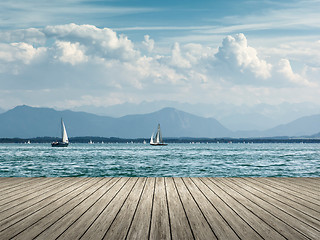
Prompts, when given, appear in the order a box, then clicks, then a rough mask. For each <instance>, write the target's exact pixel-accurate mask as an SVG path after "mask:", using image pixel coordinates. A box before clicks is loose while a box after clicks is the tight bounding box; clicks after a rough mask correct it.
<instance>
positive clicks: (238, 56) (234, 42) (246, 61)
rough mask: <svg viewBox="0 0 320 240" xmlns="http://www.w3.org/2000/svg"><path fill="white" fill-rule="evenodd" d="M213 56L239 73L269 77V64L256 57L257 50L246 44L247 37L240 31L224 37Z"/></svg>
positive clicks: (263, 77)
mask: <svg viewBox="0 0 320 240" xmlns="http://www.w3.org/2000/svg"><path fill="white" fill-rule="evenodd" d="M215 56H216V58H217V59H218V60H219V61H220V62H221V63H223V64H225V65H227V66H229V67H230V68H232V69H238V70H239V71H240V72H241V73H244V72H251V73H253V74H254V75H255V77H257V78H262V79H267V78H270V77H271V68H272V66H271V64H269V63H267V62H266V61H265V60H263V59H260V58H259V57H258V54H257V51H256V50H255V49H254V48H253V47H250V46H248V42H247V38H246V37H245V35H244V34H242V33H240V34H237V35H235V36H234V37H232V36H227V37H226V38H224V39H223V42H222V46H220V47H219V50H218V52H217V54H216V55H215Z"/></svg>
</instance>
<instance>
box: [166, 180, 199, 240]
mask: <svg viewBox="0 0 320 240" xmlns="http://www.w3.org/2000/svg"><path fill="white" fill-rule="evenodd" d="M165 184H166V190H167V197H168V209H169V218H170V228H171V236H172V239H194V236H193V233H192V230H191V227H190V224H189V221H188V218H187V215H186V213H185V211H184V208H183V205H182V203H181V201H180V198H179V195H178V192H177V189H176V187H175V185H174V182H173V178H165Z"/></svg>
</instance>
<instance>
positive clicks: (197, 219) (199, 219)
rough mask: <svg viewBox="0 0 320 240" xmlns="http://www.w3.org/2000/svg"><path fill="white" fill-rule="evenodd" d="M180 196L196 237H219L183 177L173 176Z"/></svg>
mask: <svg viewBox="0 0 320 240" xmlns="http://www.w3.org/2000/svg"><path fill="white" fill-rule="evenodd" d="M173 181H174V184H175V186H176V189H177V192H178V194H179V198H180V200H181V202H182V205H183V208H184V210H185V212H186V215H187V218H188V220H189V223H190V227H191V229H192V232H193V234H194V237H195V238H196V239H217V237H216V235H215V234H214V232H213V230H212V228H211V226H210V225H209V223H208V221H207V219H206V218H205V216H204V214H203V213H202V211H201V209H200V208H199V206H198V204H197V203H196V202H195V200H194V197H193V196H192V195H191V194H190V192H189V190H188V188H187V187H186V185H185V183H184V182H183V181H182V179H181V178H173Z"/></svg>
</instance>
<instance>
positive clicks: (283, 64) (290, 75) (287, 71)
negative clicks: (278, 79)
mask: <svg viewBox="0 0 320 240" xmlns="http://www.w3.org/2000/svg"><path fill="white" fill-rule="evenodd" d="M277 71H278V73H280V75H282V76H283V77H284V78H285V79H288V80H289V81H290V82H292V83H294V84H297V85H306V86H308V85H311V83H310V82H309V81H308V80H306V79H304V78H303V77H302V76H301V75H299V74H297V73H294V72H293V70H292V67H291V64H290V61H289V60H288V59H281V60H280V61H279V63H278V70H277Z"/></svg>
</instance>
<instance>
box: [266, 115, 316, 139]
mask: <svg viewBox="0 0 320 240" xmlns="http://www.w3.org/2000/svg"><path fill="white" fill-rule="evenodd" d="M318 132H320V114H318V115H312V116H307V117H302V118H298V119H297V120H294V121H292V122H290V123H288V124H281V125H279V126H277V127H274V128H271V129H269V130H267V131H263V132H262V134H263V136H266V137H273V136H307V135H313V134H315V133H318Z"/></svg>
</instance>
